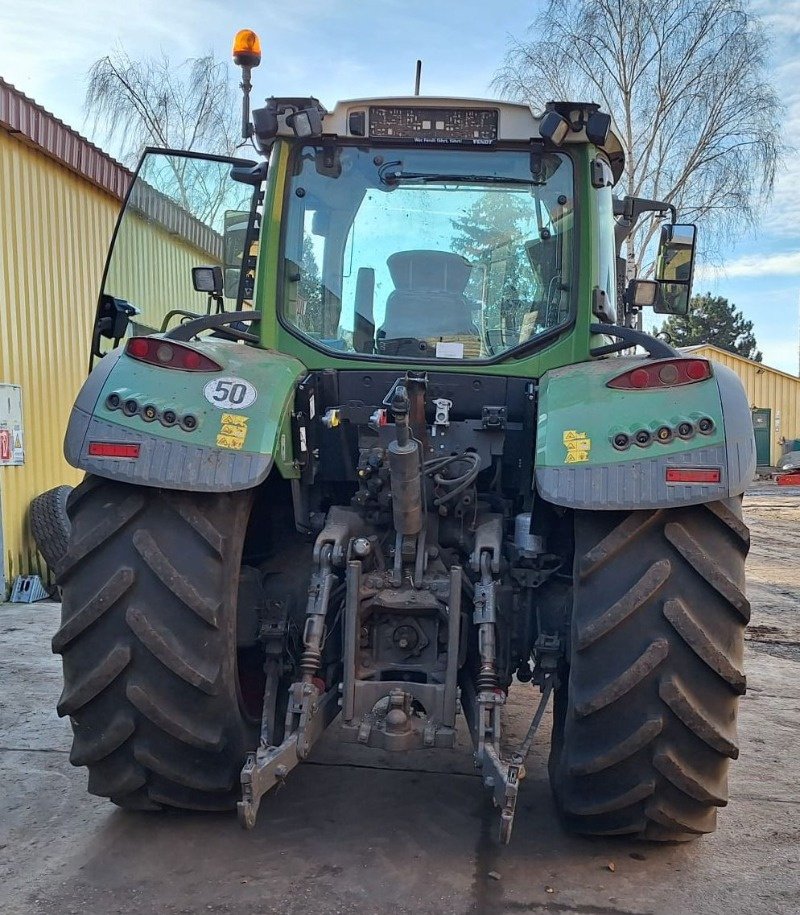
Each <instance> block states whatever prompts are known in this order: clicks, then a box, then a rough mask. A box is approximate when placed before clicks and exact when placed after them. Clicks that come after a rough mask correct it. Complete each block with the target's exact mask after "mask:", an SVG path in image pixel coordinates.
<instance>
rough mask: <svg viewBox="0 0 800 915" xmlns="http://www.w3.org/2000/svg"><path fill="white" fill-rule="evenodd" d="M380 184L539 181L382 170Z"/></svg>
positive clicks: (526, 183) (491, 176)
mask: <svg viewBox="0 0 800 915" xmlns="http://www.w3.org/2000/svg"><path fill="white" fill-rule="evenodd" d="M380 179H381V183H382V184H412V183H413V184H434V183H436V182H439V183H442V184H447V183H455V182H461V183H462V184H518V185H522V186H523V187H531V185H534V184H541V182H537V181H534V179H533V177H532V176H531V177H530V178H501V177H498V176H497V175H442V174H438V173H430V174H428V173H425V172H392V171H391V170H384V171H382V172H381V173H380Z"/></svg>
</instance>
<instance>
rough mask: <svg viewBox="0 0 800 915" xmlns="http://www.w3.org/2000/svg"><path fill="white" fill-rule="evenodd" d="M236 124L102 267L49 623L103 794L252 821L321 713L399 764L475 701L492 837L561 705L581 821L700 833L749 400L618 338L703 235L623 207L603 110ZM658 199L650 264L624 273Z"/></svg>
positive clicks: (411, 101) (735, 577) (731, 729)
mask: <svg viewBox="0 0 800 915" xmlns="http://www.w3.org/2000/svg"><path fill="white" fill-rule="evenodd" d="M247 82H248V83H249V77H248V80H247ZM253 115H254V116H253V125H249V119H248V118H247V117H246V118H245V123H246V127H247V132H249V133H251V134H252V136H253V139H254V141H255V145H256V146H257V147H258V148H259V150H260V151H261V153H263V159H262V160H261V161H258V162H253V161H245V160H225V159H220V158H215V157H204V156H198V155H195V154H187V153H181V152H173V151H167V150H149V151H148V152H147V153H146V154H145V156H144V158H143V160H142V162H141V164H140V167H139V170H138V172H137V176H136V180H135V182H134V184H133V186H132V188H131V190H130V193H129V195H128V198H127V202H126V204H125V207H124V209H123V212H122V215H121V217H120V221H119V224H118V227H117V231H116V233H115V239H114V243H113V246H112V251H111V254H110V257H109V262H108V266H107V269H106V274H105V279H104V285H103V290H102V294H101V297H100V303H99V306H98V315H97V323H96V328H95V337H94V340H93V346H92V348H93V353H94V356H95V357H98V356H102V358H101V359H99V361H98V362H97V364H96V366H95V368H94V370H93V371H92V372H91V374H90V376H89V379H88V380H87V382H86V384H85V386H84V387H83V389H82V391H81V392H80V394H79V396H78V399H77V402H76V404H75V408H74V411H73V414H72V417H71V420H70V424H69V429H68V432H67V436H66V445H65V448H66V454H67V457H68V459H69V460H70V462H71V463H72V464H73V465H74V466H76V467H80V468H82V469H83V470H85V471H86V472H87V478H86V480H85V482H84V483H83V484H82V485H81V486H80V487H78V489H77V490H75V492H74V493H73V494H72V496H71V498H70V502H69V514H70V518H71V525H72V529H71V540H70V544H69V549H68V552H67V555H66V556H65V558H64V559H63V561H62V563H61V568H60V581H61V585H62V587H63V595H64V603H63V624H62V626H61V628H60V630H59V631H58V633H57V635H56V636H55V639H54V649H55V650H56V651H57V652H59V653H61V654H62V655H63V662H64V676H65V688H64V693H63V695H62V697H61V700H60V703H59V707H58V708H59V713H60V714H62V715H69V716H70V717H71V720H72V725H73V729H74V744H73V749H72V755H71V759H72V762H73V763H75V764H76V765H85V766H87V767H88V770H89V790H90V791H91V792H92V793H95V794H99V795H104V796H107V797H110V798H111V799H112V800H113V801H114V802H115V803H117V804H119V805H121V806H123V807H131V808H137V809H154V808H160V807H177V808H190V809H210V810H216V809H223V808H231V807H234V806H236V805H237V804H238V809H239V814H240V819H241V820H242V822H243V824H244V825H246V826H252V825H253V823H254V821H255V817H256V812H257V810H258V807H259V803H260V801H261V798H262V796H263V795H264V794H265V792H267V791H268V790H269V789H270V788H271V787H273V786H274V785H276V784H278V783H280V782H283V781H284V780H285V779H287V778H288V777H289V775H290V773H291V770H292V769H293V768H294V767H295V766H296V765H297V764H298V763H299V762H301V761H302V760H303V759H305V758H306V757H307V756H308V754H309V752H310V751H311V749H312V747H313V746H314V743H315V741H316V740H317V739H318V737H319V736H320V734H321V733H322V732H323V731H324V729H325V728H326V727H327V726H328V725H329V724H331V722H332V721H333V720H334V719H335V718H337V716H339V717H340V722H341V733H342V735H343V736H344V738H345V739H347V740H351V741H354V742H357V743H360V744H362V745H364V746H366V747H375V748H379V749H381V750H389V751H396V752H399V753H402V752H405V751H409V750H418V749H425V748H442V747H444V748H447V747H452V746H453V742H454V736H455V731H456V725H457V723H458V722H459V714H460V712H461V711H463V718H462V719H460V720H461V721H462V722H465V723H466V726H467V727H468V728H469V731H470V733H471V735H472V739H473V743H474V749H475V764H476V766H477V767H478V769H479V770H480V772H481V775H482V778H483V783H484V785H485V786H486V788H487V789H488V790H489V792H490V793H491V795H492V797H493V798H494V800H495V802H496V804H497V806H498V808H499V810H500V814H501V836H502V838H503V840H506V841H507V839H508V837H509V835H510V832H511V826H512V822H513V816H514V807H515V802H516V797H517V792H518V790H519V784H518V779H519V776H520V770H521V767H522V765H523V763H524V760H525V757H526V754H527V751H528V749H529V747H530V745H531V741H532V740H533V736H534V733H535V731H536V728H537V726H538V724H539V722H540V720H541V718H542V713H543V711H544V704H545V703H546V701H547V699H548V698H549V697H550V696H551V695H553V696H554V700H555V701H554V724H553V734H552V749H551V755H550V766H549V769H550V779H551V782H552V787H553V790H554V793H555V797H556V800H557V803H558V806H559V809H560V811H561V813H562V815H563V817H564V820H565V822H566V824H567V826H568V827H570V828H572V829H574V830H576V831H579V832H585V833H631V834H636V835H641V836H644V837H647V838H651V839H682V838H687V837H692V836H694V835H697V834H700V833H705V832H709V831H711V830H712V829H713V828H714V824H715V814H716V808H717V807H718V806H721V805H724V804H725V803H726V802H727V785H726V771H727V766H728V761H729V759H732V758H735V757H736V755H737V748H736V741H735V737H736V735H735V719H736V704H737V697H738V696H739V695H740V694H741V693H742V692H743V691H744V682H745V681H744V675H743V673H742V670H741V665H742V639H743V629H744V626H745V624H746V621H747V614H748V605H747V601H746V599H745V596H744V557H745V553H746V551H747V544H748V534H747V529H746V527H745V526H744V525H743V523H742V520H741V509H740V504H741V498H740V497H741V494H742V492H743V490H744V488H745V485H746V483H747V481H748V480H749V479H750V478H751V474H752V470H753V467H754V460H755V458H754V446H753V439H752V430H751V424H750V416H749V410H748V405H747V402H746V398H745V395H744V392H743V390H742V388H741V385H740V383H739V382H738V380H737V379H736V378H735V376H733V374H732V373H731V372H729V371H728V370H727V369H725V368H723V367H721V366H717V365H713V366H712V365H711V364H710V363H708V362H707V361H705V360H702V359H695V358H686V357H684V356H682V355H681V354H680V353H678V352H676V351H674V350H673V349H671V348H670V347H669V346H668V345H667V344H666V343H664V342H663V341H661V340H657V339H654V338H652V337H650V336H648V335H646V334H643V333H642V332H640V331H638V330H635V329H634V328H633V327H632V326H631V325H633V324H635V323H636V321H635V320H634V319H635V316H636V314H637V312H638V311H639V309H640V308H641V307H643V306H645V305H648V306H650V305H652V306H654V307H655V309H656V310H657V311H660V312H677V313H681V312H685V310H686V308H687V303H688V296H689V285H690V283H691V267H692V259H693V253H694V230H693V227H690V226H688V227H687V226H679V225H676V224H674V223H675V219H674V213H672V219H671V221H669V222H667V221H666V214H667V213H668V212H669V211H670V207H669V206H668V205H667V204H664V203H659V202H658V201H642V200H636V199H632V198H625V199H624V200H622V201H617V200H615V198H614V196H613V193H614V191H613V188H614V185H615V183H616V182H617V180H618V178H619V177H620V174H621V171H622V166H623V156H622V151H621V148H620V144H619V142H618V140H617V139H616V137H615V136H614V134H613V131H612V130H611V127H610V118H609V117H608V116H607V115H604V114H603V113H602V112H600V111H599V110H598V109H597V107H596V106H594V105H585V104H579V103H553V104H551V105H549V106H548V110H547V111H546V112H545V113H544V115H543V116H542V117H535V116H534V115H532V114H531V112H530V110H529V109H528V108H527V107H525V106H521V105H516V104H509V103H505V102H481V101H463V100H452V99H438V98H437V99H428V98H419V97H411V98H392V99H378V100H369V101H353V102H343V103H339V104H338V105H336V107H335V108H334V109H333V110H332V111H330V112H328V111H325V110H324V109H323V108H322V106H321V105H319V103H317V102H316V101H315V100H314V99H296V98H293V99H270V100H269V101H268V103H267V105H266V107H265V108H263V109H259V110H257V111H255V112H254V113H253ZM648 211H652V212H654V213H661V214H662V215H664V216H665V222H664V226H663V229H662V239H661V246H660V250H659V254H658V259H657V271H656V272H657V279H656V280H650V281H644V280H635V281H632V282H630V283H628V284H627V287H626V286H625V281H624V263H623V265H622V268H620V260H619V258H618V250H619V245H620V243H621V242H622V240H623V239H624V237H625V235H626V232H628V231H630V229H631V228H632V226H633V224H634V223H635V221H636V220H637V219H638V217H639V216H640V215H641V214H642V213H643V212H648ZM623 290H624V291H623ZM635 346H638V347H640V348H641V349H642V350H643V351H644V354H642V355H623V354H622V353H623V351H625V352H628V353H630V352H632V351H633V347H635ZM515 677H516V679H517V680H519V681H521V682H522V683H524V684H527V683H530V684H531V685H530V686H528V687H526V688H527V689H528V690H529V691H530V692H529V695H530V710H531V728H530V731H529V733H528V735H527V737H526V738H525V740H524V741H523V742H522V743H521V744H520V746H518V747H515V748H512V751H511V752H509V751H508V750H507V748H506V746H505V743H501V728H502V720H503V716H502V710H503V705H504V702H505V700H506V696H507V693H508V690H509V687H510V685H511V683H512V680H513V679H514V678H515ZM501 747H502V749H501ZM290 781H291V780H290ZM289 790H291V789H289Z"/></svg>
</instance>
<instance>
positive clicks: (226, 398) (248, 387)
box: [203, 378, 258, 410]
mask: <svg viewBox="0 0 800 915" xmlns="http://www.w3.org/2000/svg"><path fill="white" fill-rule="evenodd" d="M203 396H204V397H205V399H206V400H207V401H208V402H209V403H210V404H211V405H212V406H214V407H216V408H217V409H218V410H244V409H245V408H246V407H249V406H251V405H252V404H253V403H255V400H256V397H258V391H256V389H255V388H254V387H253V385H252V384H250V382H249V381H245V380H244V378H215V379H214V380H213V381H209V382H208V384H206V386H205V387H204V388H203Z"/></svg>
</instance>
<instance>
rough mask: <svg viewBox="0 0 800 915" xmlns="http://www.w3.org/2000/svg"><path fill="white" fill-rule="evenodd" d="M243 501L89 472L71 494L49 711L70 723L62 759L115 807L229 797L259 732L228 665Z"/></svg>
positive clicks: (192, 805) (210, 802) (214, 803)
mask: <svg viewBox="0 0 800 915" xmlns="http://www.w3.org/2000/svg"><path fill="white" fill-rule="evenodd" d="M251 500H252V493H249V492H236V493H184V492H174V491H172V492H168V493H165V492H164V491H161V490H158V489H154V488H153V489H150V488H144V487H137V486H132V485H130V484H126V483H119V482H114V481H111V480H105V479H100V478H97V477H91V476H90V477H87V479H86V480H85V481H84V482H83V483H82V484H81V485H80V486H78V487H77V488H76V489H75V490H74V491H73V493H72V495H71V496H70V499H69V501H68V507H67V510H68V513H69V516H70V521H71V540H70V544H69V547H68V550H67V554H66V556H65V557H64V560H63V561H62V564H61V574H62V576H63V578H62V580H61V582H60V583H61V584H62V587H63V597H64V599H63V604H62V623H61V627H60V628H59V630H58V632H57V633H56V635H55V636H54V639H53V647H54V651H56V652H57V653H59V654H61V655H62V660H63V666H64V683H65V686H64V692H63V694H62V696H61V699H60V701H59V705H58V711H59V714H60V715H69V716H70V717H71V723H72V728H73V745H72V751H71V754H70V761H71V762H72V763H73V764H74V765H79V766H86V767H87V768H88V770H89V791H90V792H92V793H95V794H99V795H101V796H105V797H109V798H110V799H111V800H112V801H113V802H114V803H115V804H117V805H118V806H120V807H123V808H126V809H131V810H160V809H162V808H164V807H171V808H186V809H191V810H222V809H226V810H229V809H232V808H234V807H235V805H236V801H237V800H238V797H239V775H240V772H241V767H242V765H243V763H244V761H245V756H246V753H247V751H248V750H249V749H251V748H254V747H255V746H256V744H257V742H258V727H259V722H258V720H256V719H254V718H252V717H250V716H248V715H247V714H246V713H245V712H244V710H243V707H242V702H241V697H240V693H239V685H238V681H237V673H236V670H237V668H236V606H237V595H238V585H237V582H238V571H239V564H240V561H241V551H242V543H243V540H244V536H245V531H246V526H247V519H248V517H249V513H250V505H251ZM114 570H116V571H114ZM109 571H113V574H111V575H109Z"/></svg>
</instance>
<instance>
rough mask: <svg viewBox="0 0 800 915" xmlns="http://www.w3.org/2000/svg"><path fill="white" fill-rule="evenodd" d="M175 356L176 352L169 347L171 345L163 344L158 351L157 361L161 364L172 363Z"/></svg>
mask: <svg viewBox="0 0 800 915" xmlns="http://www.w3.org/2000/svg"><path fill="white" fill-rule="evenodd" d="M174 355H175V350H174V349H173V348H172V347H171V346H170V345H169V343H162V344H161V345H160V346H159V347H158V349H157V350H156V359H158V361H159V362H172V357H173V356H174Z"/></svg>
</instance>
